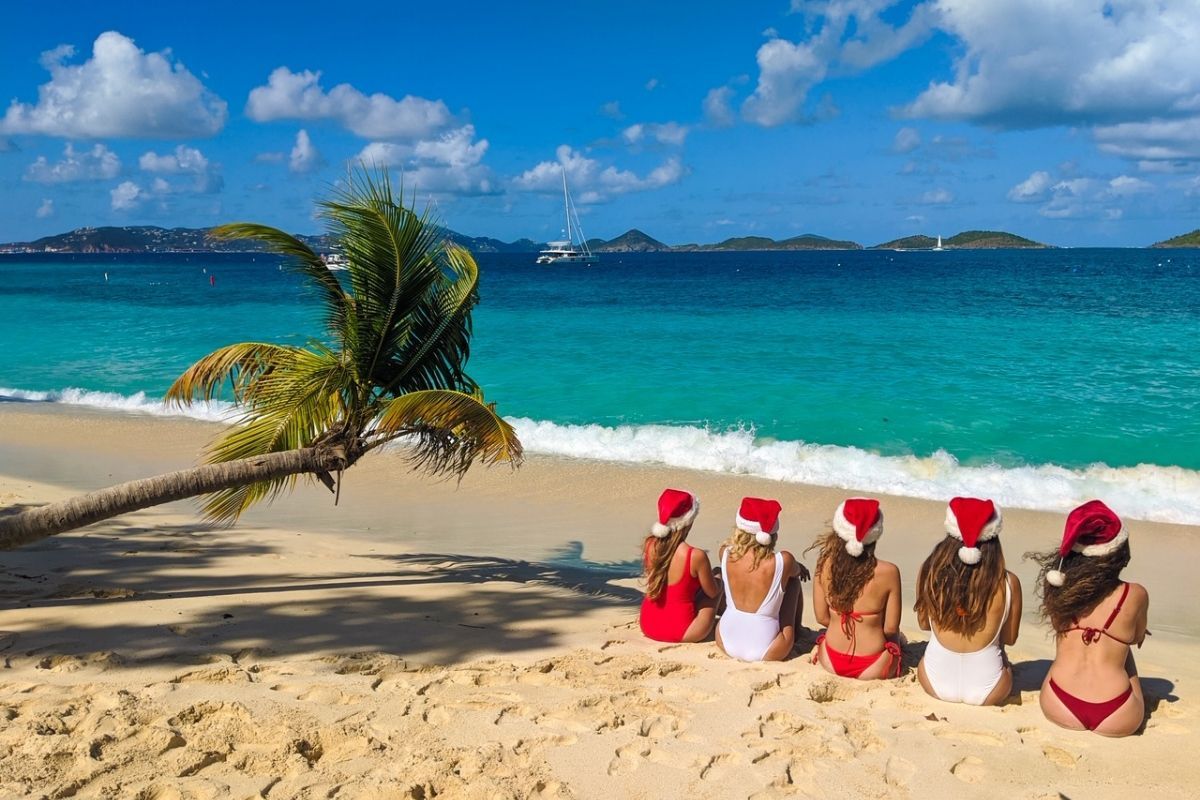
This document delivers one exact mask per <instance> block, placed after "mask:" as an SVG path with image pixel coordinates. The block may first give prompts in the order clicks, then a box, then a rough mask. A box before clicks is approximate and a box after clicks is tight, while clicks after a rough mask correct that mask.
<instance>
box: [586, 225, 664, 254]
mask: <svg viewBox="0 0 1200 800" xmlns="http://www.w3.org/2000/svg"><path fill="white" fill-rule="evenodd" d="M588 244H589V246H591V248H592V250H595V251H596V252H600V253H657V252H660V251H663V250H670V249H671V248H670V247H668V246H667V245H665V244H663V243H662V242H660V241H659V240H658V239H655V238H654V237H652V236H648V235H647V234H645V233H642V232H641V231H639V230H638V229H637V228H633V229H631V230H628V231H626V232H625V233H623V234H621V235H620V236H618V237H617V238H615V239H609V240H608V241H607V242H600V243H599V244H595V245H593V244H591V242H589V243H588Z"/></svg>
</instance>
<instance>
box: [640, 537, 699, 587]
mask: <svg viewBox="0 0 1200 800" xmlns="http://www.w3.org/2000/svg"><path fill="white" fill-rule="evenodd" d="M691 529H692V526H691V525H688V526H687V527H686V528H681V529H680V530H677V531H671V533H670V534H669V535H667V536H664V537H663V538H661V539H660V538H658V537H657V536H647V537H646V540H645V541H644V542H642V570H643V573H642V574H643V576H644V577H645V579H646V596H647V597H649V598H650V599H651V600H657V599H658V598H659V597H661V596H662V593H663V592H664V591H666V589H667V572H668V571H669V570H670V569H671V559H672V558H673V557H674V556H675V550H676V549H677V548H678V547H679V545H681V544H683V542H684V540H686V539H687V535H688V531H690V530H691Z"/></svg>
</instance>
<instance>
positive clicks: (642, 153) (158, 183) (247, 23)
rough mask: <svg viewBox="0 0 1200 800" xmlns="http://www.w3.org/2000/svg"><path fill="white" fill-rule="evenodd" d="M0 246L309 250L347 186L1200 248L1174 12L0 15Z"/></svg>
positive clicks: (600, 213) (454, 207)
mask: <svg viewBox="0 0 1200 800" xmlns="http://www.w3.org/2000/svg"><path fill="white" fill-rule="evenodd" d="M4 18H5V19H4V25H3V28H2V30H0V103H2V104H3V105H0V114H2V115H0V241H26V240H31V239H34V238H37V237H39V236H43V235H47V234H51V233H58V232H62V231H65V230H69V229H72V228H76V227H83V226H101V225H162V226H167V227H170V226H187V227H200V226H207V225H214V224H218V223H222V222H231V221H254V222H263V223H267V224H270V225H275V226H279V227H282V228H285V229H287V230H291V231H295V232H300V233H313V232H317V231H319V230H320V227H321V224H320V221H319V220H318V219H316V218H315V216H314V200H315V199H316V198H318V197H320V196H323V195H326V194H328V193H329V192H330V190H331V188H332V187H333V186H334V185H335V184H336V183H337V182H338V181H339V180H341V179H343V178H344V177H345V176H346V174H347V170H348V169H351V168H353V167H354V165H356V164H370V165H373V166H374V167H376V168H386V169H389V170H391V172H392V174H393V177H394V178H395V180H396V181H397V182H400V183H401V184H402V185H403V187H404V191H405V193H406V195H407V196H409V197H411V198H412V200H413V201H414V202H415V203H416V204H417V205H418V206H421V207H424V206H426V205H429V206H432V207H433V209H434V211H435V213H436V214H437V215H438V216H439V217H440V218H441V219H442V221H443V222H444V223H445V224H446V225H448V226H449V227H451V228H453V229H455V230H457V231H460V232H462V233H465V234H468V235H474V236H493V237H496V238H500V239H505V240H512V239H516V238H519V237H529V238H532V239H536V240H546V239H552V238H557V237H558V236H559V235H560V233H561V231H562V227H563V221H562V198H561V180H562V179H561V174H562V171H563V170H564V169H565V171H566V175H567V180H568V182H569V183H570V187H571V193H572V196H573V198H574V200H575V202H576V204H577V205H578V207H579V214H580V217H581V220H582V224H583V228H584V231H585V232H586V234H587V235H588V236H589V237H602V238H611V237H614V236H616V235H618V234H620V233H622V232H624V231H625V230H627V229H629V228H632V227H636V228H639V229H640V230H643V231H645V232H646V233H648V234H650V235H651V236H654V237H655V238H657V239H660V240H662V241H665V242H667V243H670V244H683V243H688V242H714V241H720V240H722V239H725V238H728V237H731V236H745V235H757V236H771V237H774V238H786V237H790V236H796V235H799V234H804V233H815V234H818V235H823V236H829V237H832V238H838V239H851V240H854V241H857V242H860V243H862V244H865V245H871V244H877V243H880V242H883V241H887V240H890V239H893V238H897V237H900V236H907V235H911V234H916V233H924V234H927V235H931V236H936V235H939V234H941V235H943V236H950V235H953V234H954V233H957V232H959V231H962V230H970V229H989V230H1008V231H1012V232H1014V233H1017V234H1020V235H1023V236H1027V237H1030V238H1033V239H1036V240H1039V241H1044V242H1047V243H1050V244H1055V245H1061V246H1087V245H1095V246H1144V245H1147V244H1150V243H1153V242H1155V241H1158V240H1161V239H1165V238H1169V237H1171V236H1174V235H1177V234H1180V233H1184V232H1187V231H1191V230H1193V229H1196V228H1200V0H1108V1H1107V2H1102V1H1101V0H922V1H921V2H914V1H913V0H906V1H905V2H891V1H890V0H819V1H818V0H791V2H790V3H789V1H788V0H747V2H741V3H731V2H718V1H717V0H693V2H686V3H685V2H645V0H642V1H641V2H628V1H627V0H603V1H601V0H596V1H593V0H577V2H570V3H563V2H557V3H549V2H541V1H540V0H528V1H527V2H517V3H495V2H446V3H421V4H415V3H406V2H389V3H374V2H362V3H354V4H349V5H347V6H345V7H342V6H340V5H339V6H330V5H328V4H320V5H319V6H318V5H317V4H304V3H297V2H295V0H289V2H287V3H283V2H277V0H260V1H257V2H252V3H248V2H245V1H244V0H242V2H237V3H234V2H228V1H227V0H211V1H210V2H206V3H203V4H196V3H187V4H184V3H175V2H170V0H164V1H163V2H159V3H155V4H152V5H148V4H145V3H143V2H125V1H124V0H106V2H104V3H96V2H86V3H85V2H73V1H71V2H55V3H46V2H44V0H40V1H39V2H28V1H27V0H7V2H6V3H5V4H4Z"/></svg>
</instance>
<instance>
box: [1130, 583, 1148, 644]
mask: <svg viewBox="0 0 1200 800" xmlns="http://www.w3.org/2000/svg"><path fill="white" fill-rule="evenodd" d="M1133 586H1134V588H1135V589H1136V590H1137V596H1138V600H1139V602H1138V614H1137V621H1136V622H1135V623H1134V628H1133V640H1132V641H1133V643H1134V644H1136V645H1137V646H1138V647H1141V646H1142V642H1144V641H1146V634H1147V633H1149V632H1150V631H1148V630H1146V626H1147V625H1148V624H1149V620H1150V594H1149V592H1147V591H1146V587H1145V586H1142V585H1141V584H1140V583H1135V584H1133Z"/></svg>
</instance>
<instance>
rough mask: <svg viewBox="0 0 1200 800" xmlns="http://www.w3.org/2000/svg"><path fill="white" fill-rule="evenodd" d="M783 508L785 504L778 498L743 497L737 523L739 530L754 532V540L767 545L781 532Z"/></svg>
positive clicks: (764, 545)
mask: <svg viewBox="0 0 1200 800" xmlns="http://www.w3.org/2000/svg"><path fill="white" fill-rule="evenodd" d="M782 510H783V506H781V505H779V501H777V500H764V499H762V498H761V497H743V498H742V505H741V508H739V509H738V513H737V517H736V521H735V524H736V525H737V529H738V530H739V531H745V532H746V533H752V534H754V540H755V541H756V542H758V543H759V544H761V545H762V546H763V547H766V546H767V545H769V544H770V543H771V542H772V541H773V539H774V537H775V534H777V533H779V512H780V511H782Z"/></svg>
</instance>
